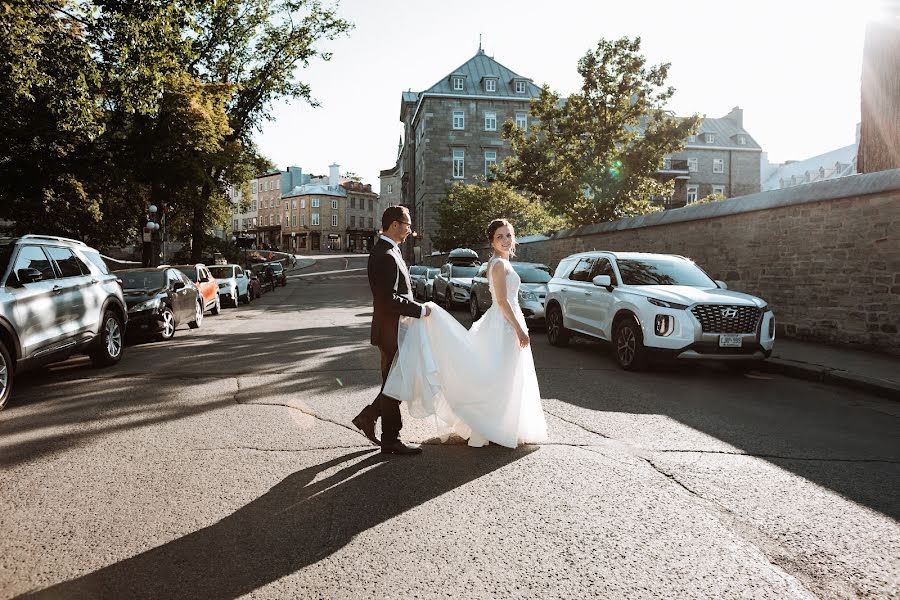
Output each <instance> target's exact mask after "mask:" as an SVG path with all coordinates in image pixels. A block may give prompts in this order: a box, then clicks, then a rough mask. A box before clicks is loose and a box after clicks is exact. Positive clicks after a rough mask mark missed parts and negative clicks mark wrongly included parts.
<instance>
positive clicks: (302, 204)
mask: <svg viewBox="0 0 900 600" xmlns="http://www.w3.org/2000/svg"><path fill="white" fill-rule="evenodd" d="M300 208H306V198H300Z"/></svg>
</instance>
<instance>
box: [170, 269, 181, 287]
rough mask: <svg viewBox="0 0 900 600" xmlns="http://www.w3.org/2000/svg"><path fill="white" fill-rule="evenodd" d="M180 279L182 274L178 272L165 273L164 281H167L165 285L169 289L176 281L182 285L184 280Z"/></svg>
mask: <svg viewBox="0 0 900 600" xmlns="http://www.w3.org/2000/svg"><path fill="white" fill-rule="evenodd" d="M182 277H183V274H182V273H180V272H178V271H173V270H172V269H169V270H167V271H166V280H167V283H168V284H169V287H172V285H173V284H174V283H175V282H176V281H181V282H182V283H184V280H183V279H182Z"/></svg>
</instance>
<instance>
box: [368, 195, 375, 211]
mask: <svg viewBox="0 0 900 600" xmlns="http://www.w3.org/2000/svg"><path fill="white" fill-rule="evenodd" d="M374 209H375V199H374V198H369V210H374Z"/></svg>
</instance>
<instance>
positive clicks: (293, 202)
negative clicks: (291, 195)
mask: <svg viewBox="0 0 900 600" xmlns="http://www.w3.org/2000/svg"><path fill="white" fill-rule="evenodd" d="M291 209H293V210H297V201H296V200H291Z"/></svg>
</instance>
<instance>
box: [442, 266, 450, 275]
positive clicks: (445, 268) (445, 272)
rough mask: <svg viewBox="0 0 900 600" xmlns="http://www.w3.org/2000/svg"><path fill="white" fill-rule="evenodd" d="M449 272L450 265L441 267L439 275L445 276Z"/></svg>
mask: <svg viewBox="0 0 900 600" xmlns="http://www.w3.org/2000/svg"><path fill="white" fill-rule="evenodd" d="M449 272H450V265H444V266H443V267H441V275H446V274H447V273H449Z"/></svg>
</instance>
